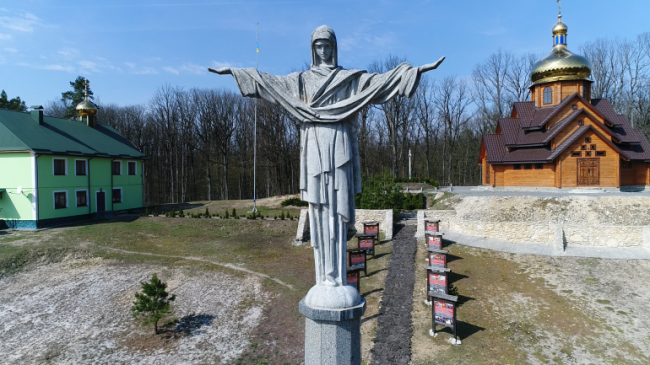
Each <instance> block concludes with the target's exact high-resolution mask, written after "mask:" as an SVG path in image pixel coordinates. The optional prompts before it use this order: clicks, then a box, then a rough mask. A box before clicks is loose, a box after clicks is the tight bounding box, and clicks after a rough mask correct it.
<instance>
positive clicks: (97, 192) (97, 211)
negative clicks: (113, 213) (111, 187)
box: [95, 190, 113, 213]
mask: <svg viewBox="0 0 650 365" xmlns="http://www.w3.org/2000/svg"><path fill="white" fill-rule="evenodd" d="M99 193H104V212H108V209H107V206H106V197H107V196H108V194H106V190H102V191H99V190H97V191H95V213H99V210H97V208H98V207H97V202H99V198H98V197H97V194H99ZM111 194H113V192H112V191H111ZM111 199H113V197H112V196H111Z"/></svg>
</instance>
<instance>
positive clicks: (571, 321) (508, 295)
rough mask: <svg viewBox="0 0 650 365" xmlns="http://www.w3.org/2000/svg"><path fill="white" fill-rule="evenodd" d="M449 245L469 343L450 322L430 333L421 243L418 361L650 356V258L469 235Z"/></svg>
mask: <svg viewBox="0 0 650 365" xmlns="http://www.w3.org/2000/svg"><path fill="white" fill-rule="evenodd" d="M446 249H448V250H449V251H450V253H451V255H452V260H450V262H449V264H448V266H449V268H450V269H451V270H452V276H451V280H450V281H451V283H452V288H451V290H452V292H453V294H454V295H458V296H459V306H458V320H459V329H458V334H459V337H460V339H461V341H462V345H460V346H452V345H451V344H450V343H449V342H447V341H448V340H449V339H450V338H451V337H452V335H451V331H450V330H449V329H442V327H441V326H438V327H437V330H438V331H442V332H441V333H439V335H438V336H437V337H436V338H431V337H430V336H429V334H428V331H429V329H430V328H431V308H430V307H428V306H426V305H424V303H423V300H424V298H425V295H426V294H425V285H426V282H425V280H426V276H425V271H424V266H425V265H426V262H425V261H426V248H425V247H424V244H423V243H420V244H419V247H418V254H417V258H416V263H420V262H421V264H420V265H416V266H419V267H417V268H416V275H417V277H420V278H421V280H417V279H416V289H415V292H414V302H415V304H414V311H413V327H414V335H413V338H412V351H413V357H412V362H413V364H432V363H450V364H451V363H454V364H476V363H481V364H522V363H526V364H546V363H557V364H611V363H626V364H627V363H629V364H645V363H648V362H650V330H649V329H650V313H649V312H648V311H647V308H648V307H647V303H648V300H649V299H650V291H648V290H647V285H646V284H647V282H648V281H649V280H650V262H647V261H638V260H636V261H635V260H626V261H622V260H599V259H584V258H551V257H545V256H534V255H514V254H507V253H499V252H493V251H489V250H482V249H476V248H471V247H468V246H463V245H462V244H455V245H452V246H450V247H447V248H446ZM434 359H435V361H434Z"/></svg>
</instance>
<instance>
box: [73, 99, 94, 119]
mask: <svg viewBox="0 0 650 365" xmlns="http://www.w3.org/2000/svg"><path fill="white" fill-rule="evenodd" d="M76 109H77V114H79V115H81V116H85V115H95V114H97V107H96V106H95V104H93V103H92V102H90V101H89V100H88V99H85V100H84V101H82V102H81V103H79V104H77V108H76Z"/></svg>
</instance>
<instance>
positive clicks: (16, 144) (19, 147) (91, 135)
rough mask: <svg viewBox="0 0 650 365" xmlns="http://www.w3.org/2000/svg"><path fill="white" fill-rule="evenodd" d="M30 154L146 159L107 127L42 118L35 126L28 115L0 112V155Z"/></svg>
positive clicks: (113, 130)
mask: <svg viewBox="0 0 650 365" xmlns="http://www.w3.org/2000/svg"><path fill="white" fill-rule="evenodd" d="M26 150H29V151H33V152H35V153H37V154H46V155H57V154H62V155H80V156H102V157H117V158H136V159H143V158H146V156H145V155H143V154H142V153H141V152H140V151H138V149H137V148H136V147H135V146H133V144H131V143H130V142H129V141H127V140H126V139H125V138H124V137H122V136H121V135H120V134H119V133H118V132H117V131H116V130H115V129H113V128H112V127H110V126H108V125H104V124H97V127H96V128H91V127H89V126H87V125H86V124H85V123H82V122H77V121H73V120H68V119H59V118H52V117H43V124H41V125H39V124H38V123H37V122H36V121H35V120H34V119H32V116H31V115H30V114H29V113H22V112H15V111H10V110H0V151H26Z"/></svg>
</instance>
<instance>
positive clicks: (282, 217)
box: [280, 211, 284, 220]
mask: <svg viewBox="0 0 650 365" xmlns="http://www.w3.org/2000/svg"><path fill="white" fill-rule="evenodd" d="M280 219H282V220H284V211H282V214H280Z"/></svg>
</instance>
